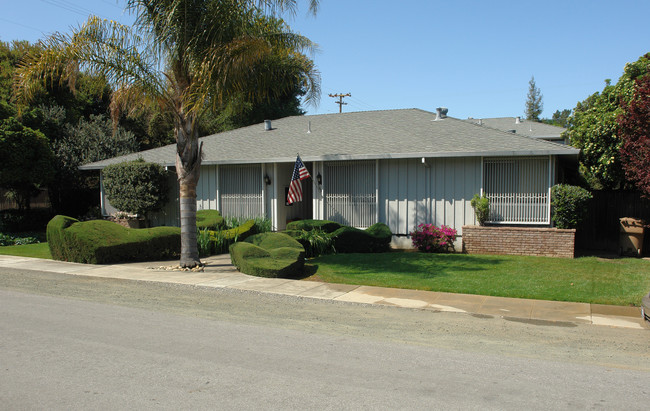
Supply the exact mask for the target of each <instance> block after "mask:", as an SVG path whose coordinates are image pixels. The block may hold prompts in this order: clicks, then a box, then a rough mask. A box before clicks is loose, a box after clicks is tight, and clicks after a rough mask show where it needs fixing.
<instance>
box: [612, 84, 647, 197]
mask: <svg viewBox="0 0 650 411" xmlns="http://www.w3.org/2000/svg"><path fill="white" fill-rule="evenodd" d="M621 110H622V113H621V114H620V115H619V116H618V124H619V126H620V129H619V130H620V136H621V140H622V146H621V162H622V163H623V169H624V170H625V175H626V177H627V179H628V180H629V181H631V182H632V183H634V185H635V186H636V187H637V188H638V189H639V191H641V192H642V193H643V194H644V196H646V197H648V198H650V75H645V76H643V77H640V78H638V79H637V80H636V86H635V90H634V94H633V96H632V98H631V100H630V101H629V102H628V103H626V102H623V103H622V105H621Z"/></svg>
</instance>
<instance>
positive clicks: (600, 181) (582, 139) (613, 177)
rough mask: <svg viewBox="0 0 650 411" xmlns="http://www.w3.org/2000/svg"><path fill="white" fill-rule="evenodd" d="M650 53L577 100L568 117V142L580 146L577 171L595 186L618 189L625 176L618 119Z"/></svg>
mask: <svg viewBox="0 0 650 411" xmlns="http://www.w3.org/2000/svg"><path fill="white" fill-rule="evenodd" d="M649 64H650V54H646V55H645V56H642V57H640V58H639V59H638V60H637V61H636V62H633V63H628V64H626V65H625V69H624V72H623V75H621V77H620V78H619V80H618V82H617V83H616V84H615V85H612V84H611V82H610V81H609V80H607V81H606V82H605V88H604V89H603V91H602V92H596V93H594V94H592V95H591V96H589V97H588V98H587V99H585V100H584V101H583V102H579V103H578V105H577V106H576V108H575V109H574V110H573V115H572V116H571V117H570V118H569V129H568V130H567V136H568V138H569V141H570V144H571V145H572V146H574V147H577V148H579V149H581V153H580V172H581V174H582V175H583V176H584V177H585V179H586V180H587V181H588V182H589V184H590V186H591V187H592V188H594V189H620V188H623V187H625V185H626V179H625V173H624V171H623V166H622V164H621V157H620V150H621V147H622V143H623V140H622V139H621V138H620V131H619V126H618V121H617V118H618V116H620V115H621V113H622V108H621V104H625V103H626V102H628V101H629V100H630V98H631V97H632V96H633V94H634V81H635V80H636V79H637V78H639V77H641V76H643V75H645V74H646V73H648V66H649Z"/></svg>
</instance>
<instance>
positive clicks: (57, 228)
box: [47, 215, 181, 264]
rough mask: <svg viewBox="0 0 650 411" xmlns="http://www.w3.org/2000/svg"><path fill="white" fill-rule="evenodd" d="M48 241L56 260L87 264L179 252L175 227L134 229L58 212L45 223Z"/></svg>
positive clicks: (155, 257) (164, 256)
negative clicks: (84, 219) (75, 217)
mask: <svg viewBox="0 0 650 411" xmlns="http://www.w3.org/2000/svg"><path fill="white" fill-rule="evenodd" d="M47 242H48V245H49V247H50V252H51V253H52V257H53V258H54V259H55V260H62V261H73V262H77V263H86V264H107V263H118V262H128V261H147V260H165V259H170V258H175V257H178V256H180V251H181V250H180V245H181V232H180V229H179V228H178V227H154V228H141V229H134V228H126V227H122V226H121V225H119V224H116V223H113V222H111V221H106V220H91V221H84V222H80V221H78V220H76V219H74V218H72V217H66V216H63V215H57V216H55V217H54V218H53V219H52V220H50V222H49V223H48V224H47Z"/></svg>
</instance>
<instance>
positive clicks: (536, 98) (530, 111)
mask: <svg viewBox="0 0 650 411" xmlns="http://www.w3.org/2000/svg"><path fill="white" fill-rule="evenodd" d="M542 111H544V104H543V103H542V93H541V92H540V91H539V88H538V87H537V85H536V84H535V76H533V77H531V78H530V81H529V82H528V95H527V96H526V120H531V121H540V119H539V116H541V115H542Z"/></svg>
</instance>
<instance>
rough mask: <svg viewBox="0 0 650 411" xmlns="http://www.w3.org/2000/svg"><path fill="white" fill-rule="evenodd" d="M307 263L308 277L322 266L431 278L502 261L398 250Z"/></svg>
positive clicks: (474, 256)
mask: <svg viewBox="0 0 650 411" xmlns="http://www.w3.org/2000/svg"><path fill="white" fill-rule="evenodd" d="M312 261H313V263H310V262H307V264H306V265H305V277H304V278H307V277H310V276H314V275H315V276H318V274H319V272H318V270H319V266H324V267H327V269H328V270H333V271H345V272H347V273H358V274H359V275H366V274H367V275H374V274H380V273H385V274H388V273H393V274H401V275H408V276H412V277H417V278H421V279H429V278H435V277H441V276H446V275H449V274H450V273H452V272H458V271H464V272H468V271H470V272H471V271H476V272H479V271H483V270H487V269H489V268H492V267H493V266H494V265H497V264H501V263H502V262H503V261H504V259H501V258H499V257H498V256H485V255H467V254H436V253H433V254H429V253H420V252H402V251H394V252H388V253H378V254H334V255H328V256H323V257H320V258H317V259H315V260H312Z"/></svg>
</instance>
